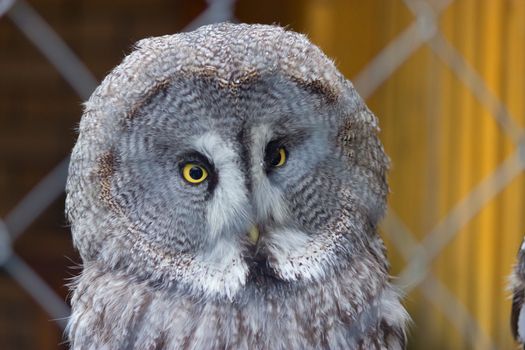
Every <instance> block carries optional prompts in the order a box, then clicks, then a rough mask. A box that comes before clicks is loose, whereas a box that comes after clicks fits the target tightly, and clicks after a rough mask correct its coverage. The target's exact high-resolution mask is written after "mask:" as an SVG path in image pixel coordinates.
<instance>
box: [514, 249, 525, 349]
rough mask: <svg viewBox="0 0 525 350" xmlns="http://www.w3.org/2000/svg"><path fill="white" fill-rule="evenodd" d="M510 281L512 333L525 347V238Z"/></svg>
mask: <svg viewBox="0 0 525 350" xmlns="http://www.w3.org/2000/svg"><path fill="white" fill-rule="evenodd" d="M510 281H511V283H510V284H511V285H510V287H511V289H512V292H513V295H512V310H511V317H510V324H511V330H512V335H513V336H514V338H515V339H516V340H517V341H518V342H519V343H520V344H521V345H522V348H523V349H525V347H524V346H523V344H524V343H525V307H524V306H525V239H524V240H523V243H522V244H521V247H520V250H519V252H518V262H517V264H516V266H515V267H514V271H513V273H512V276H511V279H510Z"/></svg>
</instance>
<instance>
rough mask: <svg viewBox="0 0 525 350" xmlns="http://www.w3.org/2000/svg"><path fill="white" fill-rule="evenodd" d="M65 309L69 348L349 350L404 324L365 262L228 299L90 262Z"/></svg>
mask: <svg viewBox="0 0 525 350" xmlns="http://www.w3.org/2000/svg"><path fill="white" fill-rule="evenodd" d="M72 305H73V314H72V316H71V320H70V324H69V336H70V339H71V340H72V343H73V345H74V344H75V343H77V344H80V343H82V342H85V341H89V342H90V343H92V344H97V345H99V346H103V345H104V346H109V348H129V349H142V348H148V347H147V346H146V345H148V344H150V343H156V342H157V343H161V342H162V344H169V346H168V345H166V347H165V348H168V349H169V348H182V347H187V348H194V349H198V348H290V347H292V348H317V347H326V346H325V345H326V344H324V345H323V342H328V343H329V344H335V343H337V344H340V346H341V347H356V346H357V344H358V343H359V342H360V341H364V340H363V339H364V338H363V334H368V333H373V332H376V331H377V332H386V330H389V331H388V332H390V333H392V332H393V333H392V334H394V335H396V334H399V335H402V333H403V332H402V330H403V324H404V322H405V319H406V314H405V312H404V309H403V308H402V306H401V305H400V303H399V301H398V296H397V294H396V293H395V292H394V291H393V289H392V288H391V287H390V285H389V284H388V281H387V275H386V273H384V272H379V273H378V269H377V266H375V267H374V263H373V261H372V260H369V259H361V260H360V261H354V263H353V264H351V265H349V266H346V267H345V268H344V269H341V270H340V272H337V273H332V274H330V275H327V276H326V278H325V279H324V280H321V281H310V282H308V283H301V282H296V283H284V282H281V281H276V280H275V279H273V278H272V277H268V276H267V277H263V278H261V279H251V280H250V281H248V282H247V284H246V286H245V288H244V289H243V291H242V292H241V293H240V294H239V295H238V296H236V298H234V300H233V301H232V300H230V299H227V298H207V297H205V296H202V295H199V296H195V295H192V294H190V293H188V290H187V289H185V288H184V287H182V286H175V287H173V288H171V289H169V290H165V289H164V290H158V289H155V288H154V287H152V286H151V285H150V284H148V283H147V282H145V281H136V280H134V279H132V278H129V276H127V275H126V274H124V273H122V272H118V271H111V272H107V271H103V269H101V268H100V266H97V264H93V265H91V266H89V265H88V266H85V268H84V271H83V273H82V275H81V276H80V278H79V280H78V283H77V286H76V288H75V290H74V293H73V298H72ZM146 330H147V331H146ZM385 337H386V335H385ZM385 339H386V338H385ZM396 339H397V338H396ZM233 340H235V341H234V343H232V341H233ZM261 342H262V343H264V346H260V343H261ZM116 344H118V347H114V346H116ZM122 344H124V346H123V345H122ZM258 344H259V345H258ZM364 344H366V342H365V343H364ZM148 346H149V345H148ZM74 348H75V346H73V349H74ZM365 348H366V347H365Z"/></svg>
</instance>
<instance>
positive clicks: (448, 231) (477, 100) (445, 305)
mask: <svg viewBox="0 0 525 350" xmlns="http://www.w3.org/2000/svg"><path fill="white" fill-rule="evenodd" d="M235 6H236V3H235V2H234V1H233V0H215V1H213V0H209V1H208V4H207V8H206V9H205V10H204V11H203V12H202V13H201V14H200V15H198V17H197V18H195V19H194V20H193V21H192V22H191V23H190V24H189V25H188V26H187V27H186V28H185V29H184V30H191V29H194V28H196V27H198V26H200V25H203V24H206V23H212V22H219V21H225V20H230V21H235V14H234V12H235ZM289 6H290V5H289ZM293 6H296V7H297V8H298V9H299V8H300V9H301V11H298V16H303V18H304V23H305V24H304V28H303V29H304V30H305V31H306V32H308V33H309V35H310V37H311V38H312V40H313V41H314V42H316V43H317V44H318V45H320V46H321V47H322V48H323V49H324V50H325V51H326V52H327V54H328V55H329V56H332V57H335V58H336V59H337V64H338V65H339V66H340V68H341V69H342V70H343V73H345V74H346V75H347V76H349V77H350V78H351V80H353V82H354V84H355V86H356V88H357V89H358V91H359V92H360V94H361V95H362V96H363V97H364V98H365V99H368V103H369V105H370V106H371V108H372V109H373V110H374V111H375V112H376V114H378V116H379V118H380V120H381V125H382V129H383V132H382V138H383V141H384V143H385V147H386V150H387V152H388V153H389V154H390V156H391V157H392V159H393V170H392V174H391V178H390V182H391V185H392V189H393V194H392V196H391V199H390V207H389V210H388V214H387V216H386V218H385V220H384V222H383V226H382V229H383V231H384V233H385V236H386V237H387V239H388V242H389V247H390V252H391V255H392V260H393V268H394V272H396V274H398V276H399V278H397V279H396V280H395V281H396V283H397V284H398V285H399V286H401V287H402V288H403V289H404V290H405V291H406V292H407V293H409V294H408V298H407V306H408V307H409V310H410V311H411V313H412V316H413V318H414V321H415V323H414V327H413V330H412V334H411V338H412V340H411V346H412V347H414V348H425V349H429V348H476V349H496V348H501V349H503V348H509V347H511V346H512V340H511V339H510V332H509V330H508V329H509V326H508V314H509V303H508V301H507V300H506V295H507V293H506V291H505V282H506V279H505V278H506V275H508V273H509V272H510V267H511V264H512V261H513V259H514V253H515V251H516V249H517V247H518V245H519V241H520V239H521V237H520V236H521V231H522V230H523V228H524V222H523V219H522V215H521V212H522V210H523V197H524V193H523V185H522V184H521V182H523V178H522V176H521V175H522V173H523V168H524V166H525V159H524V153H523V150H524V138H523V129H522V125H521V122H522V121H523V117H524V114H525V113H524V112H525V106H524V104H525V102H523V101H524V100H525V93H524V91H525V89H524V88H525V77H524V73H525V72H524V69H523V68H524V66H525V63H524V62H525V40H524V39H525V26H524V25H523V23H525V3H524V2H522V1H511V0H508V1H501V2H500V1H491V0H486V1H482V2H481V1H474V0H462V1H460V0H457V1H456V2H454V1H452V0H451V1H447V0H443V1H430V0H429V1H424V0H405V1H392V2H382V1H371V2H368V3H367V4H364V3H363V2H358V1H343V0H338V1H336V0H334V1H314V0H312V1H304V2H301V3H296V2H294V3H293ZM276 11H278V10H276ZM377 13H380V14H382V15H383V16H384V17H382V18H375V17H374V14H376V15H377ZM367 14H368V15H369V16H367ZM0 17H1V18H0V21H2V20H5V18H6V17H7V18H9V19H10V20H11V21H12V22H13V23H14V24H15V25H16V26H17V27H18V28H19V30H20V31H21V32H22V33H23V34H24V35H25V36H26V37H27V39H29V41H30V42H31V43H33V45H34V46H35V47H36V48H38V50H40V51H41V52H42V54H43V55H44V56H45V57H46V58H47V59H48V60H49V62H51V63H52V64H53V66H54V67H55V68H56V69H57V70H58V72H59V73H60V74H61V75H62V77H63V78H64V80H65V81H67V82H68V84H69V85H70V86H71V89H73V90H74V91H75V92H76V93H77V94H78V95H79V96H80V98H81V99H82V100H86V99H87V98H88V97H89V95H90V93H91V91H92V90H93V89H94V87H95V86H96V80H95V78H94V77H93V76H92V74H91V73H90V72H89V71H88V69H87V68H86V67H85V66H84V65H83V63H82V62H81V61H80V60H79V59H78V58H77V57H76V55H75V54H74V53H73V51H72V50H71V49H70V48H69V47H68V46H67V45H66V44H65V42H64V41H63V40H62V39H61V38H60V37H59V36H58V35H57V34H56V32H55V31H54V30H53V28H52V26H50V25H49V24H48V23H46V21H44V20H43V18H42V17H40V16H39V14H38V12H36V11H35V10H34V9H33V7H32V6H31V5H30V4H29V3H27V2H26V1H22V0H19V1H15V0H3V1H1V2H0ZM377 43H381V47H375V46H374V45H378V44H377ZM352 45H353V46H354V47H352ZM455 45H457V47H456V46H455ZM355 67H364V68H361V69H360V70H359V71H357V69H356V68H355ZM422 86H423V87H422ZM67 163H68V160H67V158H66V159H65V160H64V161H62V162H61V163H60V164H58V166H57V167H56V168H55V169H54V170H52V171H51V172H50V173H49V174H48V175H47V176H46V177H44V178H43V179H42V181H41V182H40V183H39V184H38V185H37V186H36V187H35V188H34V189H33V190H32V191H31V192H30V193H28V194H27V196H25V197H24V198H23V199H22V200H21V201H20V202H19V203H18V204H16V205H15V206H14V207H13V209H12V210H11V211H10V212H9V213H8V214H7V215H6V216H5V217H4V219H3V220H2V221H0V265H1V266H2V268H3V269H4V270H5V271H6V272H8V273H9V275H10V276H12V278H13V279H14V280H16V281H17V283H19V284H20V285H21V286H22V287H23V288H24V289H25V290H26V291H27V292H28V293H29V294H30V295H31V296H32V297H33V298H34V299H35V300H36V301H37V302H38V303H39V304H40V305H41V307H42V308H43V309H44V310H46V312H47V313H48V314H49V318H51V319H53V320H56V322H57V323H58V325H59V326H60V327H62V328H63V327H64V324H65V322H66V318H67V315H68V312H69V309H68V306H67V305H66V304H65V302H63V301H62V299H61V298H60V297H58V296H57V295H56V294H55V293H54V292H53V290H52V289H50V288H49V287H48V286H47V284H46V283H45V282H44V281H43V280H42V279H41V278H40V277H39V275H38V274H37V273H35V272H34V271H33V270H32V269H31V267H30V266H28V264H26V263H25V262H24V260H23V259H21V258H20V257H19V256H18V255H17V254H15V253H14V252H13V250H12V249H11V245H12V243H13V242H14V240H16V239H17V238H18V237H19V236H20V235H22V234H24V231H25V230H26V229H27V228H28V227H29V225H30V224H31V223H32V222H33V221H34V220H35V219H36V218H37V217H38V216H39V215H40V214H41V213H42V212H43V211H44V210H45V209H46V207H47V206H49V205H50V204H51V203H52V202H53V201H54V200H55V199H57V198H58V197H59V196H60V195H62V191H63V188H64V183H65V177H66V171H67ZM403 261H405V263H403ZM397 272H399V273H397ZM429 302H430V303H429ZM427 305H432V307H428V306H427Z"/></svg>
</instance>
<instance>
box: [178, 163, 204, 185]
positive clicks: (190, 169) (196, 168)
mask: <svg viewBox="0 0 525 350" xmlns="http://www.w3.org/2000/svg"><path fill="white" fill-rule="evenodd" d="M182 176H183V177H184V180H186V181H188V182H189V183H192V184H199V183H201V182H203V181H204V180H206V178H207V177H208V172H207V171H206V169H204V167H202V166H200V165H198V164H195V163H188V164H186V165H184V168H182Z"/></svg>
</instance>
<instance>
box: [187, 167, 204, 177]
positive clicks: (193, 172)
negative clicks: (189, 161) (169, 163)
mask: <svg viewBox="0 0 525 350" xmlns="http://www.w3.org/2000/svg"><path fill="white" fill-rule="evenodd" d="M202 175H204V173H203V172H202V169H201V168H199V167H196V166H194V167H192V168H191V169H190V177H191V178H192V179H193V180H200V179H201V178H202Z"/></svg>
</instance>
